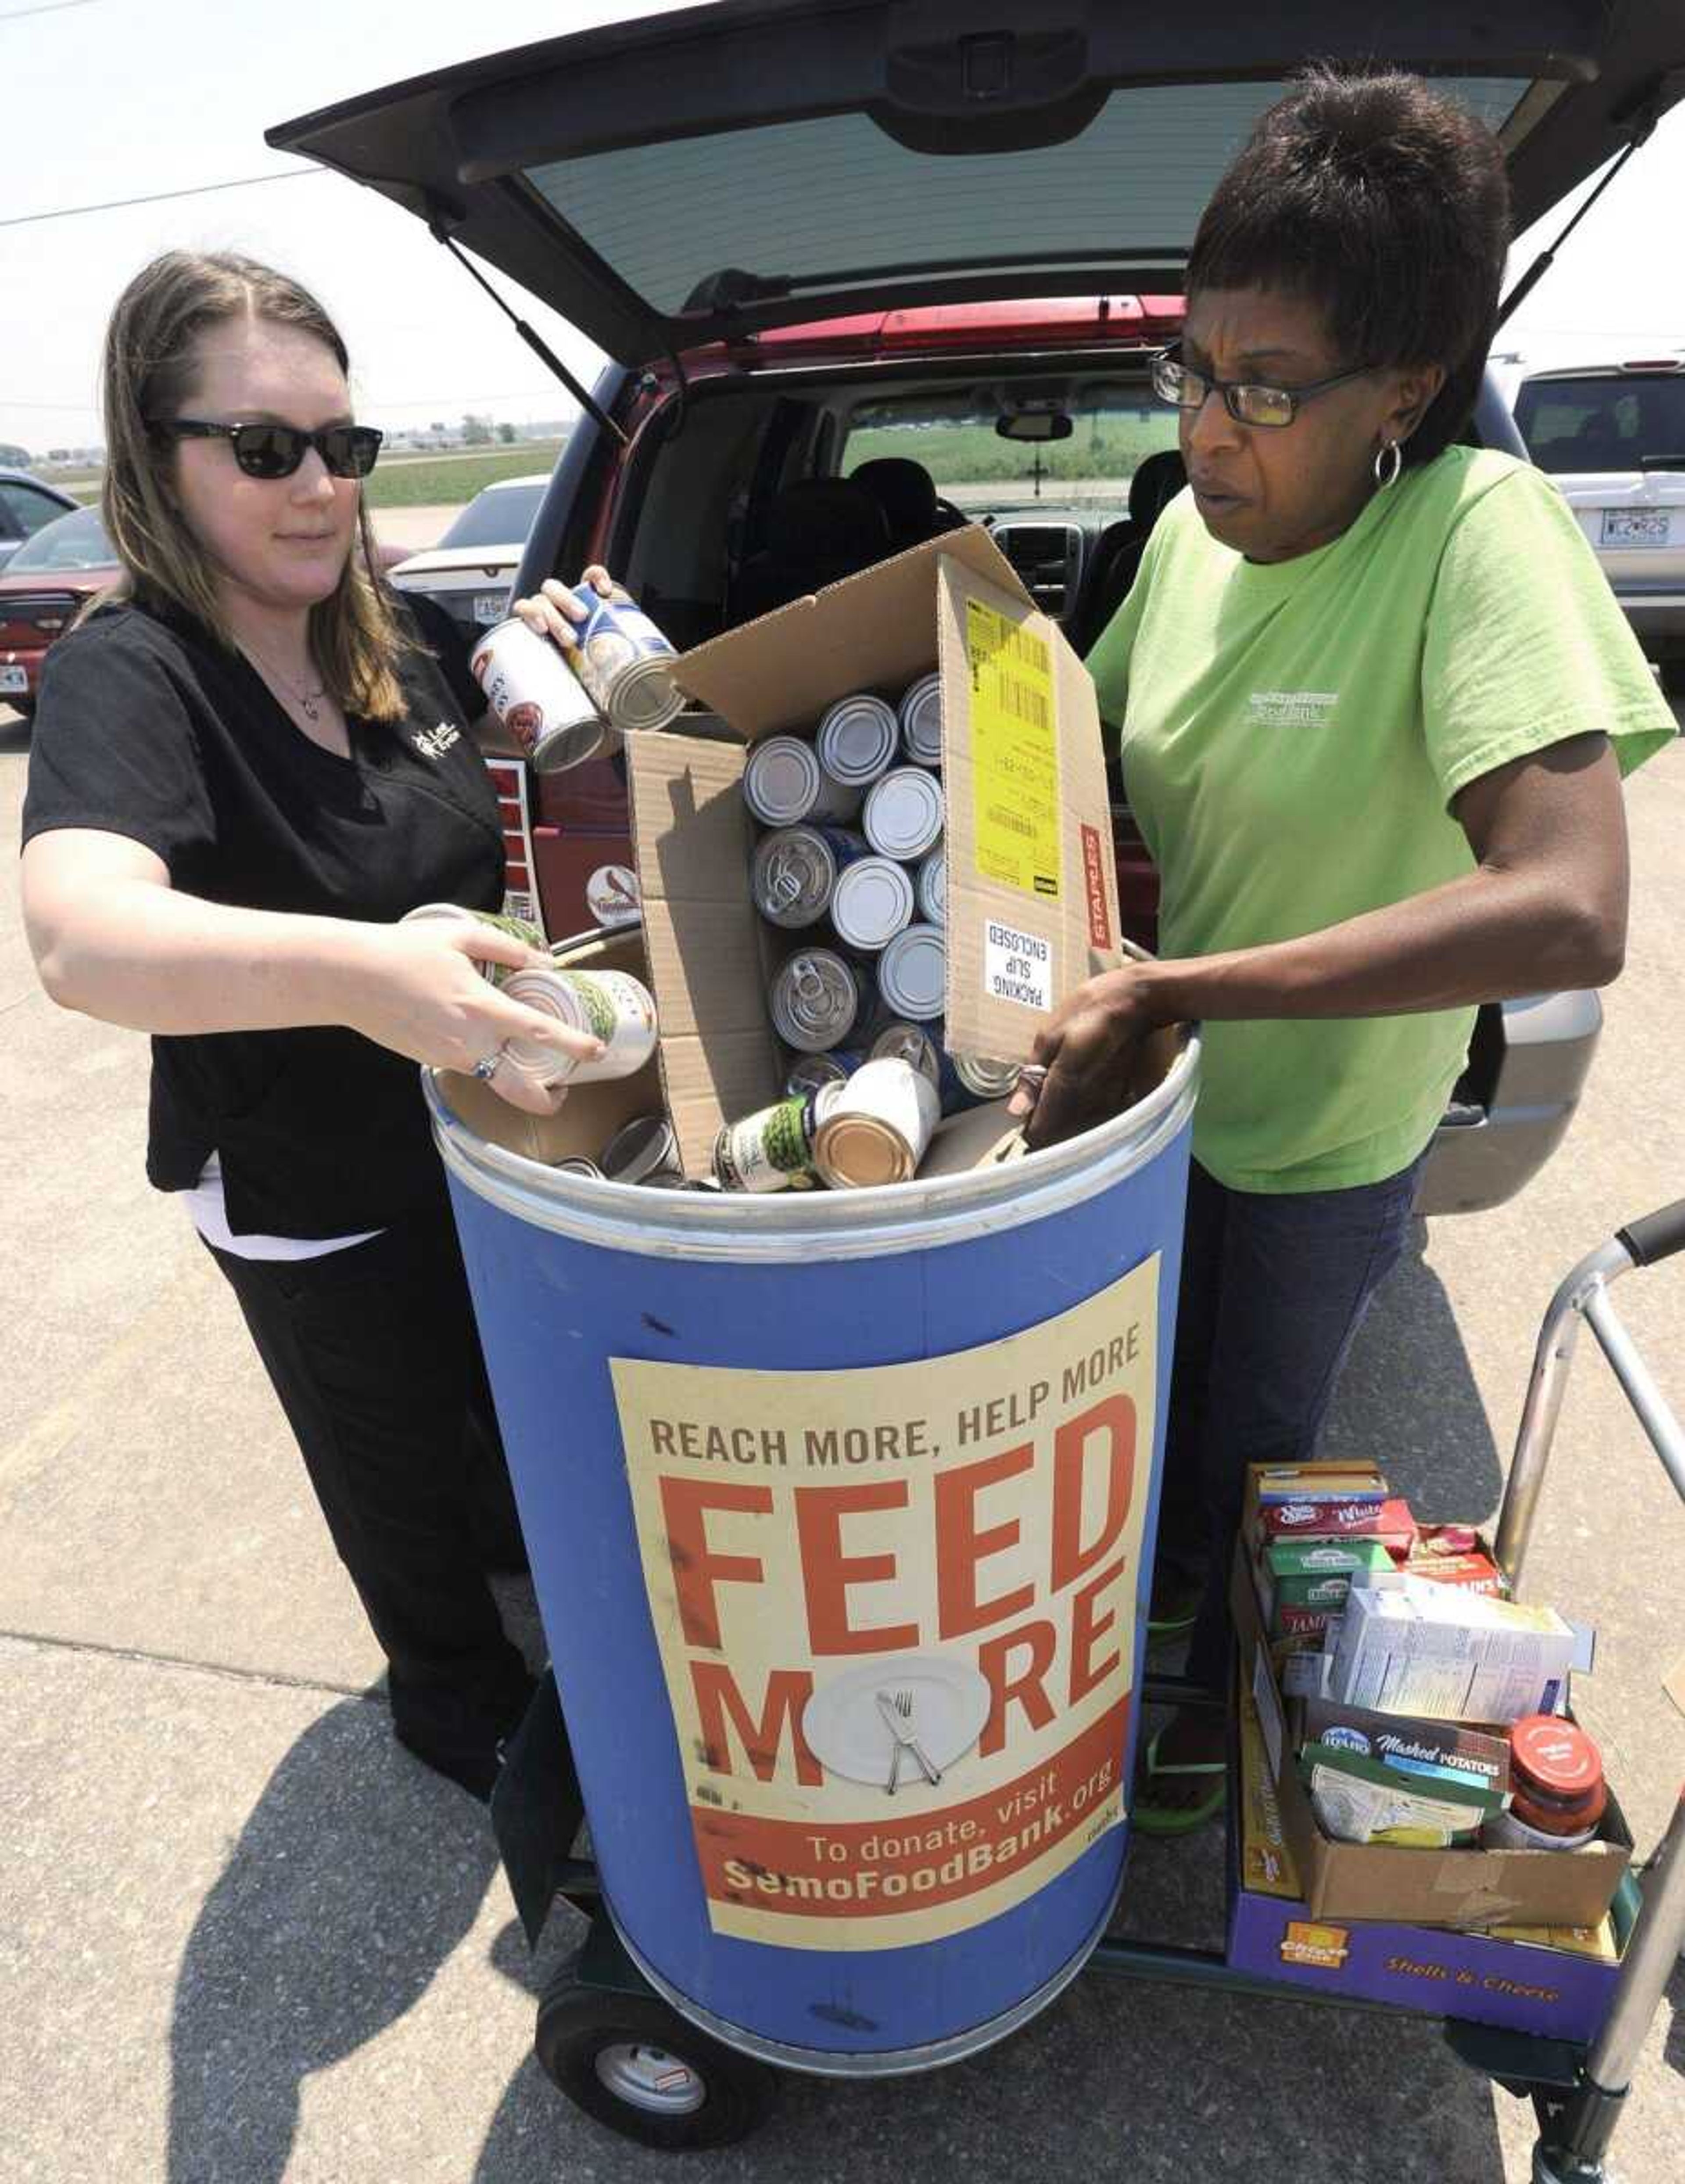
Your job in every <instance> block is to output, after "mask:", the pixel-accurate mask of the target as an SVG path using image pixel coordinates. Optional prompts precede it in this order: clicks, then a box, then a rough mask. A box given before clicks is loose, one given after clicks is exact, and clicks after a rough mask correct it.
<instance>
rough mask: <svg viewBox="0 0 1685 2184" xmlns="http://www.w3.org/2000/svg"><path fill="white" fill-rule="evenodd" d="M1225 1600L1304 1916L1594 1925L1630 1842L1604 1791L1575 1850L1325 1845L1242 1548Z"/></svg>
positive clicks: (1418, 1922) (1608, 1899)
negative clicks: (1602, 1808) (1595, 1822)
mask: <svg viewBox="0 0 1685 2184" xmlns="http://www.w3.org/2000/svg"><path fill="white" fill-rule="evenodd" d="M1230 1602H1231V1606H1232V1610H1233V1613H1234V1621H1235V1630H1236V1634H1237V1637H1238V1639H1239V1641H1240V1646H1241V1658H1242V1659H1243V1662H1244V1663H1247V1668H1246V1673H1245V1677H1244V1680H1245V1682H1246V1683H1247V1685H1248V1687H1249V1688H1250V1690H1251V1691H1252V1693H1253V1697H1254V1702H1255V1704H1256V1707H1257V1709H1258V1716H1259V1720H1260V1724H1261V1727H1262V1730H1263V1734H1264V1738H1265V1745H1266V1747H1267V1749H1268V1753H1269V1761H1270V1771H1271V1778H1272V1780H1273V1781H1274V1783H1275V1787H1276V1800H1277V1802H1278V1804H1279V1807H1280V1809H1281V1814H1282V1829H1283V1831H1284V1833H1285V1836H1286V1840H1287V1843H1288V1845H1289V1847H1290V1848H1291V1849H1292V1852H1293V1861H1294V1864H1295V1865H1296V1866H1297V1868H1298V1869H1299V1875H1300V1877H1301V1880H1302V1883H1303V1890H1304V1902H1305V1903H1306V1904H1307V1905H1308V1906H1309V1908H1310V1915H1311V1917H1312V1918H1313V1919H1360V1920H1367V1919H1385V1920H1388V1921H1392V1922H1394V1923H1397V1924H1400V1925H1412V1926H1495V1925H1527V1926H1595V1925H1597V1924H1598V1923H1599V1920H1600V1919H1602V1917H1603V1915H1604V1913H1605V1912H1606V1911H1607V1910H1608V1908H1609V1907H1610V1903H1612V1902H1613V1900H1614V1897H1615V1890H1616V1889H1617V1888H1618V1887H1619V1886H1620V1885H1621V1875H1623V1874H1624V1873H1625V1872H1626V1870H1627V1865H1628V1864H1629V1862H1630V1861H1631V1858H1632V1836H1631V1835H1630V1833H1629V1832H1628V1830H1627V1824H1626V1821H1625V1819H1623V1818H1622V1816H1621V1808H1620V1807H1619V1805H1618V1804H1617V1803H1616V1802H1615V1797H1613V1795H1612V1794H1611V1796H1610V1800H1609V1806H1608V1809H1607V1811H1606V1812H1605V1813H1604V1820H1603V1826H1602V1829H1601V1830H1600V1833H1599V1840H1598V1841H1596V1842H1594V1843H1588V1845H1587V1846H1586V1847H1585V1848H1584V1849H1583V1850H1577V1851H1545V1850H1444V1851H1434V1850H1410V1849H1399V1848H1396V1847H1393V1846H1390V1845H1387V1844H1382V1843H1344V1842H1334V1841H1331V1840H1330V1839H1329V1838H1328V1837H1327V1836H1325V1835H1324V1834H1323V1833H1322V1831H1321V1829H1320V1828H1319V1827H1318V1826H1317V1825H1316V1819H1315V1814H1313V1813H1312V1811H1311V1809H1310V1799H1309V1797H1307V1796H1306V1794H1305V1791H1304V1786H1303V1785H1302V1784H1301V1782H1300V1781H1299V1774H1298V1769H1297V1768H1296V1767H1295V1766H1294V1764H1293V1750H1292V1747H1291V1744H1290V1743H1289V1741H1288V1739H1287V1723H1286V1719H1285V1713H1284V1708H1283V1705H1282V1694H1281V1690H1280V1687H1279V1685H1277V1683H1276V1674H1275V1670H1274V1669H1273V1667H1272V1666H1271V1658H1270V1648H1269V1645H1268V1641H1267V1640H1266V1638H1265V1630H1264V1624H1263V1618H1262V1615H1261V1613H1260V1608H1259V1604H1258V1596H1257V1593H1256V1591H1254V1586H1253V1583H1252V1574H1251V1570H1250V1567H1249V1565H1248V1560H1247V1557H1246V1556H1245V1553H1244V1552H1243V1550H1242V1549H1237V1552H1236V1555H1235V1560H1234V1567H1233V1574H1232V1584H1231V1586H1230ZM1496 2021H1500V2020H1494V2022H1496Z"/></svg>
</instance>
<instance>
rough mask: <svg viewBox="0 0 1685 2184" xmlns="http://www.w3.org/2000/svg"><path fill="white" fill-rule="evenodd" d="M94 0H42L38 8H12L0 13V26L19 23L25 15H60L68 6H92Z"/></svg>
mask: <svg viewBox="0 0 1685 2184" xmlns="http://www.w3.org/2000/svg"><path fill="white" fill-rule="evenodd" d="M93 5H94V0H44V4H43V5H42V6H41V7H38V8H10V9H8V12H7V13H6V14H3V15H0V27H3V26H4V25H6V24H8V23H21V22H22V21H23V20H24V18H25V15H62V14H64V11H65V10H66V8H92V6H93Z"/></svg>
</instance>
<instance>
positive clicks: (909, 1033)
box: [870, 1023, 942, 1085]
mask: <svg viewBox="0 0 1685 2184" xmlns="http://www.w3.org/2000/svg"><path fill="white" fill-rule="evenodd" d="M870 1060H872V1061H905V1062H910V1063H911V1065H912V1067H914V1068H915V1069H916V1070H917V1071H918V1073H919V1074H920V1076H921V1077H923V1078H926V1081H927V1082H928V1083H930V1084H936V1085H940V1084H941V1083H942V1056H941V1055H940V1053H939V1052H938V1051H937V1043H936V1041H935V1039H932V1038H931V1034H929V1032H927V1031H926V1029H925V1028H924V1026H923V1025H922V1024H915V1023H893V1024H886V1025H885V1027H884V1028H883V1029H882V1030H881V1032H880V1033H879V1034H878V1035H877V1037H876V1039H874V1040H873V1041H872V1043H871V1047H870Z"/></svg>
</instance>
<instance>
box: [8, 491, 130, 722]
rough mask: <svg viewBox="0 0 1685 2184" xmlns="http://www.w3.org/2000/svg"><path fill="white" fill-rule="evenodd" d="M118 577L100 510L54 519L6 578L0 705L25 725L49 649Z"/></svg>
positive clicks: (18, 556)
mask: <svg viewBox="0 0 1685 2184" xmlns="http://www.w3.org/2000/svg"><path fill="white" fill-rule="evenodd" d="M116 575H117V557H116V555H115V554H114V553H113V552H112V550H111V542H110V540H109V539H108V538H107V537H106V535H105V526H104V525H103V523H102V522H101V521H100V520H99V510H97V508H79V509H77V510H75V511H74V513H73V514H71V515H59V516H55V517H54V518H53V521H52V522H51V523H44V524H42V526H41V528H40V530H39V531H37V532H36V533H35V534H34V536H33V537H32V538H25V541H24V543H23V544H22V545H21V546H19V549H18V550H17V552H16V553H15V554H13V556H12V558H11V560H10V561H9V562H8V564H7V565H6V568H5V570H4V571H3V573H0V705H10V706H12V707H13V708H14V710H16V711H18V712H19V713H21V714H23V715H24V716H25V718H26V719H27V717H28V716H29V715H30V714H31V713H32V712H33V711H34V710H35V694H36V688H37V687H38V686H39V684H40V682H41V663H42V660H44V659H45V658H46V656H47V648H48V647H49V646H50V645H51V644H52V643H53V641H54V639H55V638H59V637H62V636H63V635H64V632H65V631H66V630H67V629H68V628H69V627H70V624H71V623H72V622H73V621H75V618H76V616H77V615H78V614H79V613H80V612H81V609H82V608H83V606H84V605H85V604H86V603H87V601H88V600H89V599H92V598H93V596H94V594H95V593H97V592H102V591H103V590H104V588H105V587H106V586H107V585H108V583H110V582H112V581H113V580H114V578H115V577H116Z"/></svg>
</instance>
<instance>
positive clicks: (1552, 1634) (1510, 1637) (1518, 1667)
mask: <svg viewBox="0 0 1685 2184" xmlns="http://www.w3.org/2000/svg"><path fill="white" fill-rule="evenodd" d="M1577 1645H1578V1641H1577V1638H1576V1636H1575V1634H1574V1631H1573V1630H1572V1629H1571V1626H1570V1625H1569V1624H1567V1623H1566V1622H1565V1620H1564V1619H1563V1618H1562V1617H1561V1616H1560V1615H1558V1614H1557V1613H1555V1611H1554V1609H1553V1608H1549V1607H1526V1606H1523V1605H1522V1604H1521V1602H1516V1601H1507V1600H1496V1599H1491V1598H1488V1597H1484V1596H1480V1595H1477V1594H1473V1593H1468V1592H1465V1591H1460V1589H1458V1588H1455V1587H1452V1586H1447V1585H1439V1584H1437V1583H1434V1582H1432V1581H1431V1580H1421V1579H1417V1578H1407V1577H1405V1576H1404V1575H1403V1574H1401V1573H1397V1572H1395V1573H1393V1574H1391V1575H1390V1576H1384V1575H1383V1576H1380V1577H1378V1578H1376V1580H1375V1581H1374V1582H1371V1583H1366V1584H1358V1585H1354V1586H1353V1587H1352V1589H1351V1591H1350V1592H1349V1594H1348V1596H1347V1598H1346V1605H1345V1611H1344V1613H1343V1615H1342V1616H1341V1618H1340V1624H1339V1628H1338V1630H1335V1631H1332V1632H1331V1633H1330V1635H1329V1639H1328V1645H1327V1650H1328V1651H1329V1652H1331V1653H1332V1655H1333V1657H1334V1665H1333V1668H1332V1670H1331V1671H1330V1674H1329V1679H1328V1689H1329V1694H1330V1696H1331V1697H1333V1698H1336V1699H1339V1700H1341V1701H1343V1702H1344V1703H1345V1704H1346V1705H1348V1706H1365V1707H1373V1708H1377V1709H1379V1710H1380V1711H1381V1712H1382V1713H1411V1714H1426V1715H1429V1716H1437V1717H1438V1718H1440V1719H1444V1720H1449V1721H1487V1722H1499V1723H1506V1724H1507V1723H1510V1722H1513V1721H1519V1720H1520V1719H1521V1717H1522V1716H1523V1715H1524V1714H1530V1713H1555V1712H1556V1711H1557V1708H1558V1707H1559V1705H1560V1702H1561V1700H1562V1698H1563V1697H1564V1695H1565V1692H1566V1691H1567V1688H1568V1674H1569V1671H1570V1670H1571V1669H1572V1667H1573V1665H1574V1656H1575V1653H1576V1651H1577Z"/></svg>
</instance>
